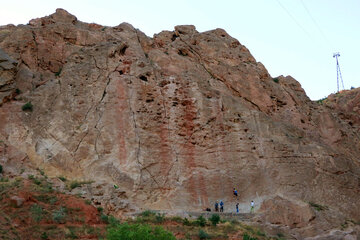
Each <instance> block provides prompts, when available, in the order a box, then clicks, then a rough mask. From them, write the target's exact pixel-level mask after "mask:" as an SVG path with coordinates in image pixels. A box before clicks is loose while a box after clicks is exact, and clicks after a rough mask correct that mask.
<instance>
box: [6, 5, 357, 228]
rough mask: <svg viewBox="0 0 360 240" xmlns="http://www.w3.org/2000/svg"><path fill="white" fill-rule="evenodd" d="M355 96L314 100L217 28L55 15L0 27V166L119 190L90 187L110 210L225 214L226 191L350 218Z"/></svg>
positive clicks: (244, 203) (245, 206)
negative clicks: (220, 209)
mask: <svg viewBox="0 0 360 240" xmlns="http://www.w3.org/2000/svg"><path fill="white" fill-rule="evenodd" d="M352 91H354V92H357V93H358V92H359V91H358V89H355V90H352ZM351 94H352V93H351ZM357 96H359V94H357ZM356 99H357V100H355V98H353V97H352V95H351V97H349V98H348V101H347V102H344V103H342V102H341V101H338V102H337V103H336V104H335V106H332V107H329V106H328V105H326V104H319V103H316V102H313V101H311V100H310V99H309V98H308V97H307V96H306V94H305V92H304V90H303V89H302V88H301V85H300V84H299V83H298V82H297V81H296V80H295V79H293V78H292V77H290V76H287V77H283V76H280V77H277V78H272V77H271V76H270V74H269V73H268V72H267V70H266V69H265V67H264V66H263V65H262V64H261V63H260V62H257V61H256V60H255V59H254V58H253V57H252V56H251V54H250V52H249V50H248V49H247V48H246V47H245V46H243V45H241V44H240V43H239V41H238V40H236V39H234V38H232V37H231V36H229V35H228V34H227V33H226V32H225V31H224V30H222V29H215V30H212V31H208V32H203V33H199V32H198V31H197V30H196V29H195V27H194V26H190V25H188V26H176V27H175V30H174V31H163V32H160V33H159V34H155V35H154V36H153V38H150V37H147V36H146V35H145V34H144V33H142V32H141V31H140V30H138V29H135V28H134V27H133V26H131V25H130V24H127V23H122V24H120V25H118V26H115V27H106V26H100V25H97V24H87V23H83V22H80V21H78V20H77V19H76V17H75V16H73V15H71V14H69V13H67V12H66V11H65V10H62V9H58V10H56V13H54V14H52V15H50V16H47V17H44V18H39V19H34V20H31V21H30V23H29V24H28V25H19V26H16V27H15V26H12V25H8V26H2V27H0V101H1V107H0V119H1V121H0V140H1V142H0V149H1V151H0V162H1V164H2V165H5V166H8V167H7V171H10V172H11V171H12V172H13V173H14V174H15V173H16V172H17V171H20V169H21V168H22V167H23V166H24V165H29V166H30V165H31V166H32V167H34V168H41V169H43V170H44V171H45V172H46V174H47V175H48V176H52V177H56V176H65V177H66V178H68V179H78V180H91V181H95V183H94V184H96V182H99V183H100V184H99V185H98V187H95V188H97V189H102V186H105V185H106V184H108V186H113V185H117V186H119V189H113V190H112V191H114V192H108V191H110V190H111V189H110V190H109V189H108V187H105V189H106V191H105V190H94V191H95V192H99V194H100V197H97V198H96V199H97V200H96V201H98V199H101V196H102V195H101V194H103V193H101V192H106V194H105V195H106V196H111V197H109V199H108V202H107V203H105V202H104V203H101V204H103V205H104V206H105V205H109V206H111V210H113V211H114V212H115V213H118V214H120V213H121V212H122V211H129V210H130V209H139V208H151V209H170V210H179V209H186V210H197V209H203V208H204V207H207V206H212V204H213V203H214V201H215V200H218V199H222V200H224V201H225V203H226V206H225V210H228V211H230V210H232V208H233V207H234V206H235V201H236V200H235V199H233V197H232V188H233V187H236V188H237V189H238V191H239V193H240V194H239V195H240V197H239V200H238V201H239V202H240V209H241V210H242V211H248V210H249V202H250V201H251V200H254V201H255V203H256V208H257V209H258V207H259V206H260V205H261V203H262V202H263V201H264V200H267V199H272V198H274V197H275V196H277V195H281V196H286V197H287V198H288V199H293V200H296V201H302V202H304V203H307V202H313V203H317V204H321V205H324V206H328V208H329V210H328V211H332V212H334V213H335V212H336V213H337V216H339V219H346V218H351V219H355V220H356V221H359V220H360V211H359V209H358V203H359V202H360V168H359V165H360V161H359V156H360V148H359V146H360V135H359V128H358V126H359V125H358V123H359V119H358V117H359V114H358V113H359V101H358V100H359V99H358V97H357V98H356ZM30 102H31V104H32V106H33V107H32V109H28V111H23V110H22V106H23V105H24V104H26V103H30ZM350 103H351V104H352V105H351V106H352V108H349V105H348V104H350ZM354 109H357V110H354ZM25 110H26V109H25ZM351 111H357V114H355V113H352V112H351ZM342 114H343V115H342ZM347 114H350V115H347ZM347 116H351V117H350V118H351V119H352V120H351V124H350V122H349V121H350V120H349V119H350V118H348V117H347ZM353 118H354V119H353ZM104 184H105V185H104ZM119 194H120V195H121V197H119V198H120V200H119V201H117V196H119ZM104 199H107V198H104ZM124 199H125V200H124ZM104 201H105V200H104ZM125 203H126V204H125ZM130 203H131V204H130ZM117 204H119V206H123V207H119V206H116V205H117ZM264 206H265V205H264ZM309 214H310V213H309ZM309 214H306V216H305V218H303V216H300V220H301V221H302V220H304V219H305V220H306V221H307V222H308V220H309V219H308V217H309V216H310V215H311V214H310V215H309ZM330 225H331V224H330ZM330 225H329V226H328V227H329V228H330ZM294 227H295V226H294ZM314 234H315V233H314Z"/></svg>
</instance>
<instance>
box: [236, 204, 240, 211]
mask: <svg viewBox="0 0 360 240" xmlns="http://www.w3.org/2000/svg"><path fill="white" fill-rule="evenodd" d="M236 212H237V213H238V212H239V203H236Z"/></svg>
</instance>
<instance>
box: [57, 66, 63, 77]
mask: <svg viewBox="0 0 360 240" xmlns="http://www.w3.org/2000/svg"><path fill="white" fill-rule="evenodd" d="M61 71H62V68H59V71H57V72H55V77H58V76H60V74H61Z"/></svg>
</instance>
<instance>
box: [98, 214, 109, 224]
mask: <svg viewBox="0 0 360 240" xmlns="http://www.w3.org/2000/svg"><path fill="white" fill-rule="evenodd" d="M100 219H101V221H103V222H104V223H109V216H108V215H106V214H104V213H101V215H100Z"/></svg>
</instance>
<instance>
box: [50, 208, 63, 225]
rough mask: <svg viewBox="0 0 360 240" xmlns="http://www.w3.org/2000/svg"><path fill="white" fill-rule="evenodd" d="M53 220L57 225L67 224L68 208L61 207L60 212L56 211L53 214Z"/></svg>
mask: <svg viewBox="0 0 360 240" xmlns="http://www.w3.org/2000/svg"><path fill="white" fill-rule="evenodd" d="M52 217H53V220H54V221H55V222H56V223H65V222H66V220H65V218H66V208H65V207H61V208H60V209H59V210H56V211H54V212H53V214H52Z"/></svg>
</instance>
